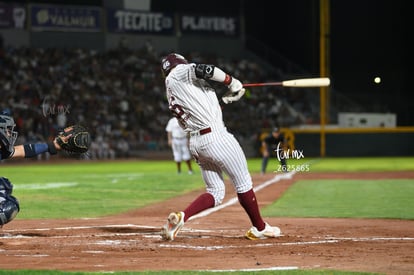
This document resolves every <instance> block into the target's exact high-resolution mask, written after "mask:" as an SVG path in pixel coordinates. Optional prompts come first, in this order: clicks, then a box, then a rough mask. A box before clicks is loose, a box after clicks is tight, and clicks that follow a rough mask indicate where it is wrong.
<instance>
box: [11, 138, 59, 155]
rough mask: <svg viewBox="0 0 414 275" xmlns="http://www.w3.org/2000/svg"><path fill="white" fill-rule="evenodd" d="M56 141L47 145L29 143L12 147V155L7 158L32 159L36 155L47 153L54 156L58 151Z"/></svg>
mask: <svg viewBox="0 0 414 275" xmlns="http://www.w3.org/2000/svg"><path fill="white" fill-rule="evenodd" d="M60 149H61V148H60V146H59V144H57V143H56V140H53V141H51V142H47V143H29V144H25V145H17V146H14V153H13V154H12V155H11V156H10V157H9V158H32V157H35V156H37V155H40V154H43V153H46V152H49V153H50V154H51V155H55V154H56V153H57V151H58V150H60Z"/></svg>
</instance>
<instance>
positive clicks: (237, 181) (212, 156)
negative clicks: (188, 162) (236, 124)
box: [190, 128, 253, 206]
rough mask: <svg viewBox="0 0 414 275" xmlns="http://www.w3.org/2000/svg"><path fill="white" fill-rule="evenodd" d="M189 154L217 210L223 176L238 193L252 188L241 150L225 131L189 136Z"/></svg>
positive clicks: (231, 136) (222, 193) (222, 192)
mask: <svg viewBox="0 0 414 275" xmlns="http://www.w3.org/2000/svg"><path fill="white" fill-rule="evenodd" d="M190 151H191V154H192V155H193V157H194V158H195V160H196V161H197V163H198V164H199V166H200V168H201V171H202V176H203V179H204V182H205V184H206V190H207V192H208V193H210V194H212V195H213V196H214V200H215V205H216V206H217V205H219V204H221V203H222V201H223V199H224V195H225V185H224V180H223V172H224V173H225V174H227V175H228V176H229V178H230V180H231V182H232V184H233V186H234V189H235V191H236V192H237V193H245V192H247V191H249V190H250V189H251V188H252V187H253V183H252V178H251V175H250V173H249V170H248V167H247V160H246V156H245V154H244V152H243V149H242V148H241V146H240V144H239V142H238V141H237V140H236V138H235V137H234V136H233V134H231V133H229V132H227V130H226V129H225V128H224V129H222V130H219V131H218V130H214V129H213V130H212V132H211V133H208V134H205V135H195V136H191V138H190Z"/></svg>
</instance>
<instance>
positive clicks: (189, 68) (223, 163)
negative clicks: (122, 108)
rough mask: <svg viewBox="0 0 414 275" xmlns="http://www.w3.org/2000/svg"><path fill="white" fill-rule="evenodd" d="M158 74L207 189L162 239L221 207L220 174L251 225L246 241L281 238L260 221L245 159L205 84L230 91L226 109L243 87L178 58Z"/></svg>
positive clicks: (174, 216) (176, 215)
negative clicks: (226, 88)
mask: <svg viewBox="0 0 414 275" xmlns="http://www.w3.org/2000/svg"><path fill="white" fill-rule="evenodd" d="M161 69H162V72H163V73H164V76H165V77H166V79H165V87H166V94H167V99H168V103H169V109H170V111H171V112H172V114H173V115H174V116H175V117H176V118H177V119H178V121H179V124H180V126H181V127H182V128H183V129H184V130H185V131H186V132H187V133H188V134H189V135H190V152H191V154H192V156H193V157H194V159H195V160H196V161H197V163H198V165H199V166H200V169H201V172H202V176H203V180H204V182H205V185H206V192H205V193H203V194H201V195H200V196H198V197H197V198H196V199H195V200H194V201H193V202H192V203H190V205H188V206H187V208H186V209H184V210H183V211H179V212H173V213H170V215H169V216H168V219H167V223H166V224H165V226H164V227H163V230H162V237H163V238H164V239H165V240H174V238H175V237H176V235H177V233H178V232H179V231H180V229H181V228H182V227H183V225H184V223H185V222H186V221H187V220H188V219H189V218H190V217H191V216H193V215H195V214H197V213H199V212H201V211H203V210H206V209H209V208H212V207H215V206H218V205H220V204H221V203H222V201H223V199H224V195H225V184H224V180H223V173H225V174H227V175H228V176H229V178H230V180H231V182H232V184H233V186H234V189H235V191H236V193H237V196H238V199H239V202H240V204H241V206H242V207H243V208H244V210H245V211H246V213H247V215H248V216H249V218H250V221H251V223H252V227H251V228H250V229H249V230H248V231H247V233H246V235H245V236H246V237H247V238H248V239H252V240H254V239H263V238H269V237H278V236H280V234H281V231H280V229H279V228H278V227H272V226H270V225H269V224H268V223H266V222H264V221H263V219H262V216H261V214H260V211H259V207H258V203H257V199H256V195H255V193H254V191H253V183H252V179H251V175H250V173H249V171H248V167H247V161H246V157H245V155H244V152H243V150H242V148H241V146H240V144H239V143H238V141H237V140H236V138H235V137H234V136H233V135H232V134H231V133H229V132H228V131H227V129H226V126H225V124H224V122H223V118H222V111H221V106H220V103H219V100H218V98H217V95H216V93H215V90H214V89H213V88H212V86H211V85H209V83H208V81H216V82H219V83H223V85H226V86H227V87H228V88H229V92H227V93H226V94H225V95H224V96H223V97H222V100H223V102H224V103H226V104H228V103H231V102H233V101H238V100H239V99H240V98H241V97H242V96H243V95H244V92H245V90H244V88H243V85H242V84H241V82H240V81H239V80H237V79H236V78H234V77H232V76H230V75H229V74H227V73H225V72H224V71H223V70H221V69H220V68H218V67H215V66H214V65H207V64H195V63H189V62H188V61H187V60H186V59H185V58H184V57H183V56H182V55H179V54H176V53H171V54H169V55H167V56H166V57H165V58H163V59H162V62H161Z"/></svg>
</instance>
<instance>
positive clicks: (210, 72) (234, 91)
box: [195, 64, 245, 104]
mask: <svg viewBox="0 0 414 275" xmlns="http://www.w3.org/2000/svg"><path fill="white" fill-rule="evenodd" d="M195 74H196V77H197V78H202V79H205V80H213V81H216V82H220V83H223V84H224V85H226V86H227V87H228V88H229V92H228V93H226V94H225V95H224V96H223V98H222V99H223V101H224V103H226V104H227V103H231V102H233V101H237V100H239V99H240V98H241V97H242V96H243V95H244V93H245V89H244V88H243V84H242V83H241V82H240V81H239V80H238V79H236V78H234V77H232V76H231V75H229V74H227V73H225V72H224V71H223V70H222V69H220V68H218V67H216V66H214V65H207V64H196V65H195Z"/></svg>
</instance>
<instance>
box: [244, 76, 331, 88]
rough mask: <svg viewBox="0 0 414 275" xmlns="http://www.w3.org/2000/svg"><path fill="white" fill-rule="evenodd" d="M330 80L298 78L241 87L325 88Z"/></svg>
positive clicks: (248, 84) (326, 78)
mask: <svg viewBox="0 0 414 275" xmlns="http://www.w3.org/2000/svg"><path fill="white" fill-rule="evenodd" d="M330 83H331V80H330V79H329V78H328V77H315V78H300V79H292V80H285V81H280V82H265V83H247V84H243V87H259V86H283V87H297V88H300V87H326V86H329V84H330Z"/></svg>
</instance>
